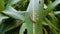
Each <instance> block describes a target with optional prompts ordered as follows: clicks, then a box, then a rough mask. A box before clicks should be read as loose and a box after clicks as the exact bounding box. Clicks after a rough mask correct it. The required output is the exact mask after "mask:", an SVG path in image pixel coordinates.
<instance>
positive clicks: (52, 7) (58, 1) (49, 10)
mask: <svg viewBox="0 0 60 34" xmlns="http://www.w3.org/2000/svg"><path fill="white" fill-rule="evenodd" d="M59 3H60V0H56V1H54V2H53V3H51V4H50V5H48V8H47V9H46V10H45V11H44V16H46V15H47V14H48V13H49V12H51V11H52V10H53V9H54V8H55V7H56V6H57V5H58V4H59Z"/></svg>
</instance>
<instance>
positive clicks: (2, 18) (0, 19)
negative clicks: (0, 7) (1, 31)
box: [0, 13, 9, 25]
mask: <svg viewBox="0 0 60 34" xmlns="http://www.w3.org/2000/svg"><path fill="white" fill-rule="evenodd" d="M8 18H9V17H8V16H5V15H3V14H1V13H0V25H1V23H2V21H3V20H4V19H8Z"/></svg>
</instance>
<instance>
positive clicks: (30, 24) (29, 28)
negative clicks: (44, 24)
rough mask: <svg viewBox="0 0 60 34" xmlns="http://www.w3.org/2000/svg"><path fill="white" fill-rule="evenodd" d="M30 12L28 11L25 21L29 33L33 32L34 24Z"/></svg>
mask: <svg viewBox="0 0 60 34" xmlns="http://www.w3.org/2000/svg"><path fill="white" fill-rule="evenodd" d="M29 15H30V14H29V13H26V14H25V23H26V27H27V34H33V24H32V21H31V20H30V16H29Z"/></svg>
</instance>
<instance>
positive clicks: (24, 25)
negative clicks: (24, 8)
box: [19, 23, 26, 34]
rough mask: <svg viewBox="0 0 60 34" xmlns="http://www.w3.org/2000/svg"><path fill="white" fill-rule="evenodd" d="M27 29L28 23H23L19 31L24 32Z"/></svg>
mask: <svg viewBox="0 0 60 34" xmlns="http://www.w3.org/2000/svg"><path fill="white" fill-rule="evenodd" d="M25 29H26V23H23V24H22V26H21V29H20V31H19V34H24V31H25Z"/></svg>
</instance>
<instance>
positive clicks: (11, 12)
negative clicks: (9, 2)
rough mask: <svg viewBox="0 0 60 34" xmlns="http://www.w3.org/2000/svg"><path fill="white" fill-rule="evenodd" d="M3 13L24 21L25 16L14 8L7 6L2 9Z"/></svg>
mask: <svg viewBox="0 0 60 34" xmlns="http://www.w3.org/2000/svg"><path fill="white" fill-rule="evenodd" d="M3 13H4V14H6V15H8V16H10V17H12V18H15V19H19V20H22V21H24V20H25V18H24V16H23V15H21V14H20V13H18V11H16V10H15V9H14V8H12V7H9V8H8V9H6V10H5V11H3Z"/></svg>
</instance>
